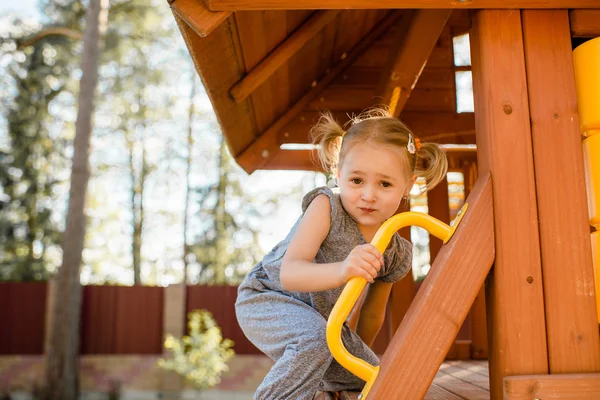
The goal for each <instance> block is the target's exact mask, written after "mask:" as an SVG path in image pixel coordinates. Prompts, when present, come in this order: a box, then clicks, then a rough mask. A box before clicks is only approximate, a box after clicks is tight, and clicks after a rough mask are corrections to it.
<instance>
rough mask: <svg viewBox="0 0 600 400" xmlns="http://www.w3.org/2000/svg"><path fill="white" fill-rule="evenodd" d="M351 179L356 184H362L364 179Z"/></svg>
mask: <svg viewBox="0 0 600 400" xmlns="http://www.w3.org/2000/svg"><path fill="white" fill-rule="evenodd" d="M350 181H351V182H352V183H354V184H355V185H360V184H361V183H362V179H360V178H352V179H350Z"/></svg>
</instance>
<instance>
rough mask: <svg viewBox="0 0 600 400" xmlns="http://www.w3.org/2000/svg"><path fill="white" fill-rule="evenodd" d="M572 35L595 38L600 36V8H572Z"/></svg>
mask: <svg viewBox="0 0 600 400" xmlns="http://www.w3.org/2000/svg"><path fill="white" fill-rule="evenodd" d="M569 17H570V20H571V36H573V37H585V38H593V37H596V36H600V22H599V21H600V10H571V12H570V13H569Z"/></svg>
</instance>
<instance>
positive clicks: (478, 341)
mask: <svg viewBox="0 0 600 400" xmlns="http://www.w3.org/2000/svg"><path fill="white" fill-rule="evenodd" d="M461 168H462V173H463V177H464V183H465V197H469V195H470V193H471V190H473V185H474V184H475V182H476V181H477V162H476V161H469V160H466V161H463V162H462V163H461ZM488 354H489V353H488V338H487V316H486V309H485V287H481V289H479V293H477V297H476V298H475V302H473V306H472V307H471V358H472V359H474V360H487V358H488Z"/></svg>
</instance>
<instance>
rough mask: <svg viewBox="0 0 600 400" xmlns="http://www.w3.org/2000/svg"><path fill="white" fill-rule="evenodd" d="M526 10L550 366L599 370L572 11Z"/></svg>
mask: <svg viewBox="0 0 600 400" xmlns="http://www.w3.org/2000/svg"><path fill="white" fill-rule="evenodd" d="M522 17H523V38H524V42H525V60H526V63H527V85H528V91H529V107H530V110H531V111H530V112H531V126H532V139H533V154H534V163H535V180H536V188H537V194H538V195H537V198H538V216H539V224H540V225H539V226H540V241H541V249H542V271H543V275H544V303H545V306H546V332H547V333H548V356H549V367H550V372H551V373H552V374H564V373H576V372H596V371H600V339H599V337H598V324H597V322H596V304H595V297H594V275H593V266H592V253H591V243H590V240H589V226H588V221H587V198H586V192H585V181H584V168H583V153H582V150H581V137H580V135H579V119H578V116H577V97H576V94H575V80H574V73H573V62H572V55H571V52H572V51H571V32H570V28H569V13H568V10H527V11H523V12H522ZM548 82H552V84H551V85H548Z"/></svg>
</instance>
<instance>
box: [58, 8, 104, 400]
mask: <svg viewBox="0 0 600 400" xmlns="http://www.w3.org/2000/svg"><path fill="white" fill-rule="evenodd" d="M107 14H108V0H90V3H89V6H88V9H87V12H86V29H85V33H84V38H83V54H82V58H81V71H82V77H81V82H80V90H79V98H78V99H79V102H78V105H79V110H78V113H77V121H76V123H75V139H74V144H73V147H74V148H73V166H72V171H71V189H70V192H69V194H70V197H69V207H68V211H67V217H66V228H65V232H64V235H63V245H62V247H63V261H62V265H61V267H60V269H59V271H58V278H57V281H56V286H57V290H56V300H55V302H54V306H53V309H52V317H51V321H52V328H51V329H50V347H49V351H48V359H47V364H46V388H47V397H48V399H51V400H75V399H77V398H78V392H79V383H78V369H79V368H78V351H79V319H80V308H81V291H82V290H81V284H80V281H79V274H80V267H81V256H82V251H83V239H84V237H85V212H84V207H85V200H86V193H87V184H88V180H89V175H90V171H89V145H90V137H91V133H92V127H93V123H92V118H93V114H94V97H95V91H96V85H97V81H98V55H99V53H100V37H101V35H102V32H104V30H105V29H106V21H107Z"/></svg>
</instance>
